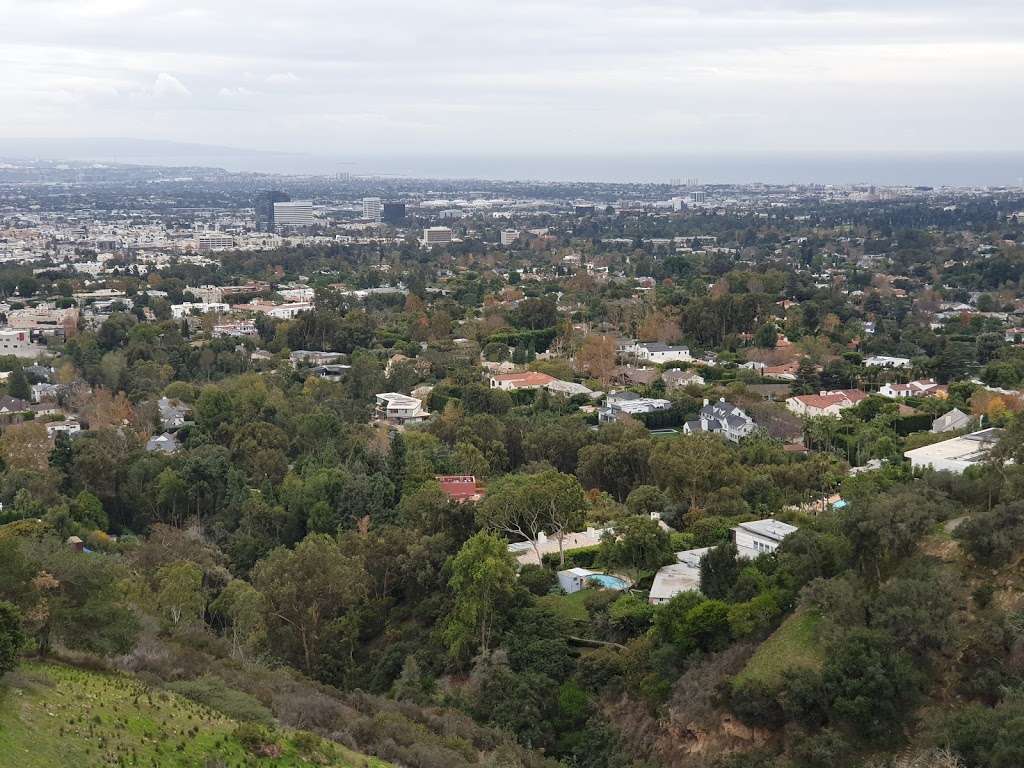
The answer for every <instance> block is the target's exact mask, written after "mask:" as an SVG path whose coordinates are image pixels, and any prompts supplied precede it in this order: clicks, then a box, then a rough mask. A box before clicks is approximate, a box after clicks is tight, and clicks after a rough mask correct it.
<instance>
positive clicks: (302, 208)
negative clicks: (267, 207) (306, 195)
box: [274, 200, 313, 229]
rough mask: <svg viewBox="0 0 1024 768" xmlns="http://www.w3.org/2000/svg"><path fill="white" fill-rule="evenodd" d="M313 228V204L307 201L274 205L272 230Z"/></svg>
mask: <svg viewBox="0 0 1024 768" xmlns="http://www.w3.org/2000/svg"><path fill="white" fill-rule="evenodd" d="M311 226H313V203H312V202H311V201H309V200H294V201H292V202H287V203H274V228H275V229H277V228H278V227H285V228H287V227H311Z"/></svg>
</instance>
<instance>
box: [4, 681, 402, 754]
mask: <svg viewBox="0 0 1024 768" xmlns="http://www.w3.org/2000/svg"><path fill="white" fill-rule="evenodd" d="M237 727H238V723H237V722H235V721H233V720H231V719H229V718H227V717H224V716H223V715H220V714H218V713H216V712H214V711H212V710H210V709H207V708H206V707H204V706H202V705H200V704H197V703H195V702H193V701H190V700H189V699H186V698H183V697H181V696H177V695H175V694H173V693H169V692H167V691H162V690H158V689H152V688H148V687H147V686H145V685H143V684H142V683H141V682H139V681H138V680H136V679H134V678H131V677H128V676H125V675H116V674H104V673H98V672H88V671H84V670H80V669H76V668H72V667H66V666H61V665H57V664H40V663H25V664H23V665H22V666H21V667H20V668H19V669H18V671H16V672H15V673H13V674H12V675H10V676H8V678H7V680H6V681H5V683H4V684H0V766H18V768H62V767H63V766H69V767H73V768H93V767H94V766H97V767H99V766H118V767H119V768H120V767H122V766H123V767H127V766H147V767H150V766H158V767H159V768H178V767H180V768H185V766H189V768H192V767H193V766H198V767H199V768H203V766H206V765H217V766H221V765H223V766H231V768H236V767H241V768H256V767H257V766H277V767H279V768H314V766H335V767H336V768H341V767H342V766H344V767H345V768H384V767H385V766H387V764H386V763H384V762H382V761H379V760H376V759H374V758H367V757H365V756H363V755H358V754H356V753H354V752H351V751H349V750H347V749H345V748H344V747H341V746H339V745H336V744H333V743H331V742H326V741H320V740H319V739H316V738H315V737H312V738H305V737H309V736H310V735H308V734H306V735H305V737H304V736H300V735H299V734H297V733H295V732H292V731H286V730H279V731H275V732H274V733H273V735H272V736H271V737H270V738H269V739H268V741H270V742H272V743H274V744H276V745H278V746H279V747H280V749H281V754H280V755H279V756H277V757H257V756H256V755H254V754H251V753H250V752H249V751H247V750H246V748H245V747H243V745H242V744H241V742H240V741H239V740H238V738H236V736H235V729H236V728H237ZM218 759H219V761H218Z"/></svg>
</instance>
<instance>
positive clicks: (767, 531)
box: [732, 517, 798, 560]
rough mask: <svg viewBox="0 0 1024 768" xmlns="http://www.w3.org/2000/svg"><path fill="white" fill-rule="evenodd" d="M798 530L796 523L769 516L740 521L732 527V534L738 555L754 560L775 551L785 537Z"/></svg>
mask: <svg viewBox="0 0 1024 768" xmlns="http://www.w3.org/2000/svg"><path fill="white" fill-rule="evenodd" d="M797 530H798V528H797V527H796V526H795V525H790V524H789V523H783V522H782V521H780V520H775V519H773V518H770V517H769V518H766V519H765V520H751V521H750V522H747V523H740V524H739V525H737V526H736V527H735V528H733V529H732V535H733V541H734V542H735V543H736V552H737V555H738V556H739V557H742V558H745V559H747V560H753V559H754V558H755V557H760V556H761V555H765V554H768V553H770V552H774V551H775V550H776V549H778V548H779V544H781V543H782V540H783V539H785V538H786V537H787V536H789V535H790V534H791V533H795V532H796V531H797Z"/></svg>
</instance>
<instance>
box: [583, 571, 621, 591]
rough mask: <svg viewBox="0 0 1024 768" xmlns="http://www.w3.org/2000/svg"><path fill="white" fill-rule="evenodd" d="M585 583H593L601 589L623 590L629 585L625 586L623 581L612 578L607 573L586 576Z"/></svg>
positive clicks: (615, 577)
mask: <svg viewBox="0 0 1024 768" xmlns="http://www.w3.org/2000/svg"><path fill="white" fill-rule="evenodd" d="M587 581H592V582H594V583H595V584H596V585H597V586H599V587H601V588H602V589H617V590H623V589H626V587H628V586H629V584H627V583H626V582H625V581H624V580H623V579H620V578H619V577H618V576H612V575H611V574H608V573H595V574H594V575H593V576H588V577H587Z"/></svg>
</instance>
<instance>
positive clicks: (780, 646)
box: [736, 612, 825, 685]
mask: <svg viewBox="0 0 1024 768" xmlns="http://www.w3.org/2000/svg"><path fill="white" fill-rule="evenodd" d="M820 626H821V617H820V616H818V615H817V614H814V613H809V612H804V613H796V614H793V615H792V616H790V617H789V618H787V619H786V620H785V621H784V622H782V624H781V625H780V626H779V628H778V629H776V630H775V632H773V633H772V635H771V636H770V637H769V638H768V639H767V640H765V641H764V642H763V643H762V644H761V647H760V648H758V649H757V652H756V653H755V654H754V655H753V656H752V657H751V659H750V661H749V662H748V663H747V666H746V667H745V668H744V670H743V671H742V672H741V673H740V674H739V675H737V676H736V682H737V683H742V682H745V681H747V680H757V681H759V682H763V683H768V684H771V685H776V684H778V683H779V681H780V680H781V678H782V675H783V673H785V672H786V671H787V670H790V669H797V668H799V667H805V668H810V669H820V668H821V665H822V664H823V663H824V661H825V659H824V655H823V650H822V642H821V638H820V637H819V629H820Z"/></svg>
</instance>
